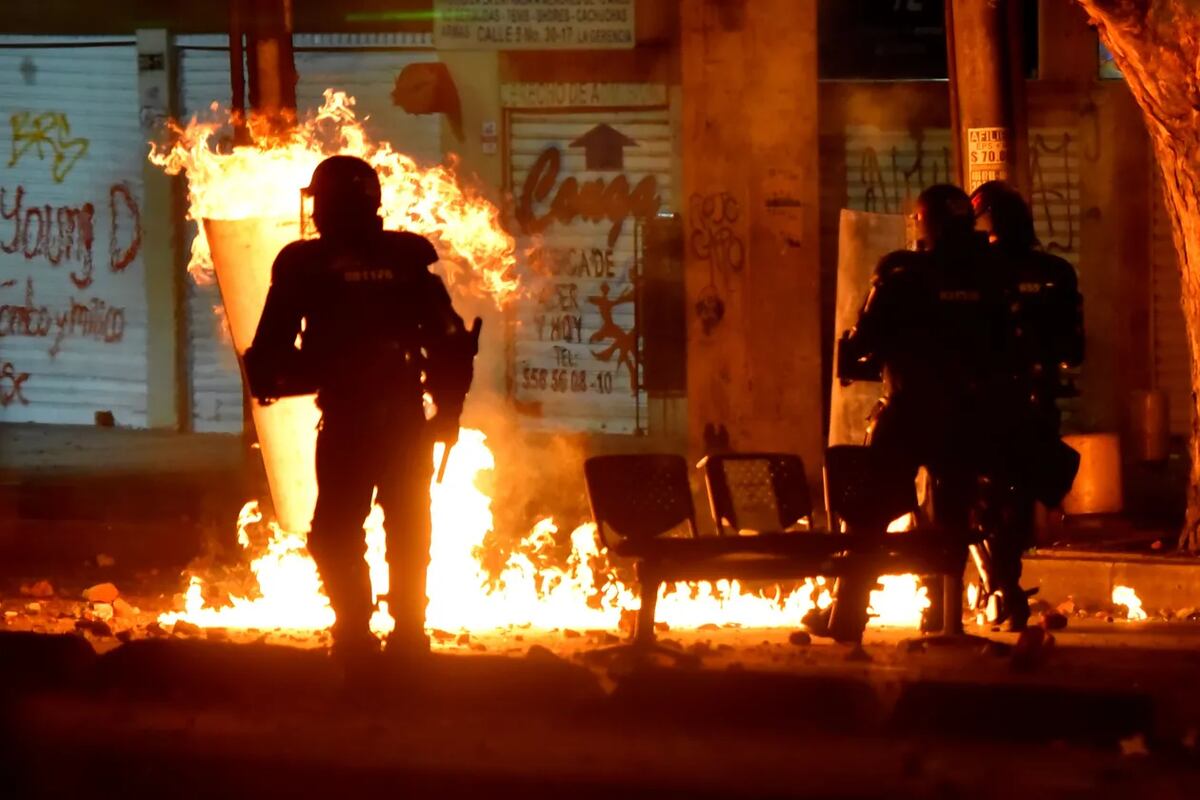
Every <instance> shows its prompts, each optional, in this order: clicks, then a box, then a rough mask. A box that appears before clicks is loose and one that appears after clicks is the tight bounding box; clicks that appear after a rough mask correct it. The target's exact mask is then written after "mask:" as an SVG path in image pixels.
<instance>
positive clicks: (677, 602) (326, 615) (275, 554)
mask: <svg viewBox="0 0 1200 800" xmlns="http://www.w3.org/2000/svg"><path fill="white" fill-rule="evenodd" d="M437 460H440V452H439V453H435V461H437ZM494 465H495V460H494V457H493V455H492V452H491V450H490V449H489V448H488V447H487V444H486V437H485V436H484V435H483V434H482V433H480V432H479V431H475V430H468V429H464V430H463V431H462V434H461V438H460V441H459V444H458V446H457V447H456V448H455V450H454V453H453V455H452V457H451V459H450V464H449V468H448V469H447V472H446V477H445V479H444V481H443V482H442V483H440V484H438V483H432V484H431V485H430V492H431V495H432V509H433V546H432V549H431V553H430V555H431V563H430V566H429V583H428V592H429V610H428V614H427V617H426V619H427V623H428V625H429V626H430V627H433V628H440V629H443V630H449V631H459V630H464V631H471V632H475V633H480V632H486V631H493V630H497V629H505V628H510V627H516V626H521V627H533V628H537V629H544V630H549V629H554V628H574V629H579V630H582V629H610V630H615V629H616V628H617V627H618V625H619V623H620V619H621V612H622V610H631V609H636V608H637V607H638V601H637V596H636V593H635V592H634V591H633V589H632V588H631V587H629V586H627V585H625V584H624V583H622V582H621V581H620V580H619V579H618V578H617V577H616V575H615V574H614V572H613V569H612V566H611V564H610V563H609V561H608V558H607V554H606V553H605V552H604V551H602V550H600V549H599V547H598V545H597V542H596V535H595V527H594V526H593V525H591V524H586V525H582V526H580V527H579V528H577V529H575V530H574V531H573V532H572V533H571V535H570V543H571V550H570V554H569V555H568V556H567V559H566V562H565V564H564V565H562V566H560V567H546V566H539V565H538V562H539V561H540V559H538V558H536V556H538V555H539V554H540V553H542V552H544V551H545V550H547V549H548V548H550V547H553V546H554V544H555V540H554V535H555V534H556V533H557V532H558V528H557V526H556V525H555V524H554V522H553V520H550V519H543V520H541V521H539V522H537V523H536V524H535V525H534V526H533V529H532V530H531V531H530V533H529V534H528V535H527V536H526V537H525V539H524V541H522V543H521V545H520V546H519V547H517V548H516V549H515V551H514V553H513V555H512V556H511V557H510V558H509V559H508V562H507V563H506V564H505V565H504V567H503V569H502V570H501V571H500V573H499V574H498V575H489V574H488V573H487V571H486V570H485V569H484V568H483V566H482V564H481V563H480V560H479V557H478V555H479V553H480V551H481V549H482V547H483V543H484V538H485V537H486V536H487V534H488V533H489V532H490V531H491V530H492V521H493V520H492V510H491V502H492V501H491V498H490V497H489V496H488V495H487V494H486V493H485V492H484V491H483V490H482V489H480V487H479V483H480V478H481V477H482V476H483V474H484V473H486V472H488V471H490V470H491V469H492V468H493V467H494ZM260 521H261V515H260V514H259V512H258V509H257V504H253V503H251V504H249V505H247V507H246V508H245V509H243V512H242V515H241V518H240V519H239V529H240V535H239V541H240V542H241V543H242V545H243V547H246V548H249V547H250V540H249V537H248V535H247V534H246V532H245V530H246V527H247V526H249V525H251V524H255V523H258V522H260ZM383 523H384V520H383V514H382V512H381V511H380V509H379V507H378V506H376V508H375V509H374V511H373V512H372V514H371V516H370V517H369V518H368V519H367V521H366V523H365V525H364V528H365V529H366V536H367V563H368V565H369V567H370V571H371V585H372V589H373V591H374V594H375V595H376V597H377V598H378V597H380V596H382V595H384V594H385V593H386V592H387V588H388V570H387V562H386V561H385V560H384V552H385V550H384V543H383V540H384V537H383ZM251 570H252V571H253V572H254V574H255V576H256V577H257V579H258V585H259V590H260V592H261V596H260V597H257V598H252V599H251V598H245V597H231V598H230V599H229V603H228V604H227V605H222V606H217V607H212V606H208V605H206V602H205V599H204V594H203V589H204V581H203V579H201V578H200V577H198V576H192V577H191V579H190V583H189V586H188V590H187V594H186V595H185V609H184V611H182V612H171V613H167V614H164V615H163V616H162V617H161V620H160V621H161V622H162V623H164V624H171V623H174V622H175V621H176V620H178V619H183V620H187V621H188V622H192V623H194V624H196V625H200V626H201V627H222V628H257V629H269V628H295V629H302V630H319V629H323V628H326V627H328V626H329V625H331V624H332V623H333V611H332V609H331V608H330V607H329V601H328V600H327V599H326V598H325V596H324V595H323V594H322V593H321V591H320V589H319V581H318V579H317V573H316V568H315V566H314V565H313V563H312V560H311V559H310V558H309V557H308V555H307V552H306V551H305V550H304V536H303V535H302V534H294V533H289V532H286V531H282V530H280V529H279V528H278V527H275V526H273V527H272V537H271V540H270V542H269V543H268V545H267V547H266V550H265V551H264V552H263V553H261V554H260V555H258V556H257V557H255V558H254V559H253V561H252V562H251ZM880 583H881V584H882V587H883V588H882V589H880V590H878V591H875V592H873V593H872V594H871V607H872V612H873V613H874V614H875V615H876V616H875V618H874V619H873V621H872V624H873V625H876V626H900V627H911V626H915V625H916V624H917V622H918V621H919V620H920V615H921V610H922V609H923V608H925V607H926V606H928V605H929V601H928V599H927V598H926V596H925V590H924V588H918V586H917V579H916V577H915V576H912V575H902V576H884V577H883V578H881V579H880ZM829 602H830V593H829V589H828V587H827V586H826V583H825V581H824V580H823V579H821V578H818V579H816V580H809V581H806V582H805V583H804V585H802V586H800V587H799V588H797V589H795V590H794V591H792V592H790V593H786V594H785V593H783V592H782V591H779V590H778V589H776V590H775V591H773V592H771V593H767V594H753V593H747V592H744V591H743V589H742V587H741V585H739V583H738V582H737V581H717V582H716V583H709V582H701V583H698V584H695V585H689V584H684V583H679V584H676V585H674V586H667V587H664V588H663V591H662V595H661V597H660V600H659V606H658V613H657V616H658V619H659V620H660V621H663V622H666V623H668V624H669V625H670V626H671V627H672V628H676V629H694V628H697V627H699V626H701V625H704V624H709V623H717V624H735V625H740V626H742V627H747V628H794V627H796V626H797V624H798V623H799V620H800V618H801V617H802V616H804V614H805V612H807V611H808V610H809V609H811V608H813V606H814V605H819V606H820V607H822V608H824V607H825V606H828V605H829ZM372 627H373V628H374V629H375V630H376V632H378V633H385V632H387V631H388V630H390V629H391V619H390V617H388V615H387V607H386V603H381V607H380V610H379V613H377V614H376V615H375V618H374V620H373V621H372Z"/></svg>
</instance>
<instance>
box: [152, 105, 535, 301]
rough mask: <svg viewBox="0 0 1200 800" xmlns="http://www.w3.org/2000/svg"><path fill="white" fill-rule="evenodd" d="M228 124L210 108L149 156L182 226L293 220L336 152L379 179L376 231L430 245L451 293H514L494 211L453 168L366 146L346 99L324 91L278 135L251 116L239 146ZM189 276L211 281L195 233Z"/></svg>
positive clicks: (200, 237)
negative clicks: (181, 197)
mask: <svg viewBox="0 0 1200 800" xmlns="http://www.w3.org/2000/svg"><path fill="white" fill-rule="evenodd" d="M231 122H232V119H231V117H230V114H229V113H228V112H222V111H221V110H220V109H219V108H218V106H217V104H216V103H214V104H213V107H212V114H211V115H210V118H209V119H208V120H205V121H201V120H199V119H198V118H193V119H192V120H191V121H190V122H189V123H188V124H187V125H179V124H173V125H172V126H171V131H170V132H171V134H172V140H171V141H170V143H169V144H167V145H162V146H156V147H155V148H154V149H153V150H152V151H151V153H150V161H151V162H152V163H153V164H155V165H157V166H159V167H162V168H163V170H164V171H166V172H167V174H169V175H178V174H180V173H184V174H186V175H187V180H188V218H189V219H191V220H194V221H196V222H197V223H199V222H200V221H201V220H203V219H218V220H244V219H253V218H265V219H289V220H297V216H298V215H297V211H298V207H299V203H300V191H301V189H302V188H303V187H305V186H307V185H308V181H309V178H310V177H311V176H312V173H313V169H314V168H315V167H316V166H317V164H318V163H319V162H320V161H322V160H323V159H324V158H325V157H327V156H329V155H333V154H337V153H340V154H343V155H352V156H357V157H359V158H362V159H364V160H365V161H367V162H368V163H370V164H371V166H372V167H374V168H375V170H376V172H377V173H378V174H379V177H380V181H381V183H382V189H383V211H382V215H383V219H384V225H385V226H386V227H387V228H391V229H402V230H409V231H412V232H414V233H419V234H421V235H422V236H425V237H427V238H429V239H430V240H431V241H432V242H433V243H434V245H435V246H436V247H437V249H438V253H439V255H440V256H441V258H442V261H441V266H442V269H443V271H444V273H445V277H446V280H447V282H448V283H449V284H450V285H451V287H452V288H455V289H456V290H458V291H464V290H466V291H475V292H480V293H483V294H486V295H488V296H491V297H494V298H495V299H496V301H497V302H498V303H504V302H506V301H507V300H508V299H509V298H510V297H512V296H513V295H514V293H515V292H516V291H517V289H518V282H517V279H516V276H515V269H516V257H515V252H516V246H515V243H514V241H513V239H512V237H511V236H509V235H508V233H507V232H505V230H504V227H503V225H501V224H500V212H499V210H498V209H497V208H496V207H495V206H494V205H493V204H492V203H490V202H488V201H487V200H486V199H485V198H483V197H481V196H478V195H477V194H475V193H474V192H472V191H471V190H469V189H467V188H464V186H463V185H462V184H461V183H460V182H459V180H458V179H457V177H456V176H455V174H454V171H453V165H452V164H451V165H450V166H436V167H430V168H422V167H419V166H418V165H417V164H416V162H414V161H413V160H412V159H411V158H409V157H408V156H405V155H404V154H402V153H400V152H398V151H397V150H395V149H394V148H393V147H392V145H391V144H390V143H388V142H373V141H371V139H370V137H369V136H368V135H367V133H366V131H365V129H364V128H363V125H362V122H361V121H360V120H359V119H358V118H357V117H356V115H355V113H354V98H353V97H349V96H348V95H346V94H345V93H344V92H336V91H334V90H332V89H327V90H326V91H325V102H324V104H323V105H322V106H321V108H320V109H319V110H317V111H316V112H315V113H314V114H310V115H309V116H307V117H306V118H304V119H302V120H300V121H299V122H298V123H297V124H296V126H295V127H294V128H292V129H290V130H288V131H286V132H283V133H280V132H279V131H278V130H276V129H275V128H274V127H273V126H272V125H271V124H269V122H268V121H266V120H260V119H257V118H255V117H254V116H251V117H250V118H249V120H248V121H247V132H248V135H249V140H250V141H249V144H246V145H237V146H230V140H229V137H228V136H227V135H226V134H228V133H230V132H231V131H232V128H231V127H230V126H231ZM188 268H189V271H191V273H192V275H193V277H195V278H196V279H197V280H201V281H206V280H211V278H212V273H213V261H212V254H211V252H210V250H209V243H208V239H207V237H206V235H205V231H204V229H203V226H201V227H200V229H199V231H198V233H197V236H196V239H195V240H194V241H193V243H192V254H191V261H190V263H189V265H188Z"/></svg>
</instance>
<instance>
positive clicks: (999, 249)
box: [971, 181, 1084, 630]
mask: <svg viewBox="0 0 1200 800" xmlns="http://www.w3.org/2000/svg"><path fill="white" fill-rule="evenodd" d="M971 202H972V205H973V206H974V209H975V215H976V217H977V218H978V222H979V227H980V229H981V230H983V231H984V232H986V233H987V235H988V239H989V240H990V242H991V243H992V246H993V249H994V251H995V252H996V253H997V254H998V255H999V256H1000V259H1001V262H1002V264H1003V266H1004V269H1005V272H1006V283H1007V284H1008V286H1009V289H1008V291H1009V311H1010V320H1011V322H1010V330H1011V342H1010V346H1009V352H1010V367H1009V372H1010V380H1009V381H1008V382H1007V385H1006V386H1005V391H1006V392H1007V393H1008V394H1009V395H1010V397H1011V398H1012V401H1013V404H1014V409H1015V413H1014V414H1013V415H1012V416H1011V417H1009V419H1010V421H1011V425H1012V427H1011V428H1010V429H1009V430H1008V431H1007V432H1006V433H1005V434H1004V440H1005V442H1007V444H1008V445H1009V447H1008V448H1007V449H1006V452H1004V453H1003V454H1002V458H1001V461H1000V465H999V467H998V469H996V470H995V471H994V474H993V475H992V476H991V482H992V484H993V488H994V490H995V491H994V492H990V493H989V495H988V498H987V499H988V501H989V502H988V503H987V507H986V508H985V509H984V513H985V514H986V523H985V528H986V529H987V531H988V534H989V536H988V540H987V542H986V543H985V544H986V547H987V550H988V552H989V555H990V559H989V560H990V568H991V575H990V576H988V578H987V580H985V584H990V587H989V588H991V589H992V590H993V592H994V593H995V594H996V595H997V600H998V603H997V605H998V606H999V607H998V609H996V617H997V619H998V620H1001V621H1002V620H1004V619H1005V618H1007V619H1008V621H1009V627H1010V628H1013V629H1018V630H1019V629H1021V628H1024V627H1025V624H1026V621H1027V619H1028V617H1029V603H1028V601H1027V597H1026V593H1025V592H1024V591H1022V589H1021V586H1020V579H1021V554H1022V553H1023V552H1024V551H1025V550H1026V549H1027V548H1029V547H1030V546H1031V545H1032V544H1033V533H1034V509H1035V503H1036V502H1037V501H1041V502H1042V503H1044V504H1045V505H1047V506H1048V507H1051V508H1053V507H1055V506H1057V505H1058V504H1059V503H1060V502H1061V501H1062V498H1063V496H1064V495H1065V494H1066V492H1067V491H1069V490H1070V487H1071V482H1072V481H1073V480H1074V477H1075V472H1076V470H1077V469H1078V455H1077V454H1076V453H1075V452H1074V451H1073V450H1071V449H1070V448H1069V447H1067V446H1066V445H1065V444H1063V443H1062V441H1061V439H1060V437H1059V428H1060V422H1061V414H1060V412H1059V408H1058V405H1057V402H1056V401H1057V400H1058V399H1059V398H1060V397H1069V396H1074V394H1075V390H1074V387H1073V386H1072V385H1071V383H1070V381H1069V380H1068V379H1067V377H1066V373H1065V370H1066V368H1068V367H1078V366H1079V365H1081V364H1082V363H1083V355H1084V336H1083V297H1082V295H1081V294H1080V293H1079V288H1078V279H1077V277H1076V275H1075V268H1074V267H1073V266H1071V264H1070V262H1068V261H1066V260H1065V259H1062V258H1059V257H1058V256H1055V255H1052V254H1050V253H1047V252H1045V251H1043V250H1042V249H1040V247H1039V245H1038V240H1037V236H1036V234H1035V233H1034V227H1033V214H1032V212H1031V211H1030V209H1029V206H1028V204H1026V202H1025V199H1024V198H1023V197H1022V196H1021V194H1020V192H1018V191H1017V190H1016V189H1014V188H1013V187H1011V186H1009V185H1008V184H1006V183H1004V182H1001V181H990V182H988V183H985V184H983V185H981V186H980V187H979V188H978V189H976V190H975V191H974V192H973V193H972V195H971Z"/></svg>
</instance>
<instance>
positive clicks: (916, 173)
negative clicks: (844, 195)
mask: <svg viewBox="0 0 1200 800" xmlns="http://www.w3.org/2000/svg"><path fill="white" fill-rule="evenodd" d="M941 133H943V132H941V131H938V132H935V133H934V134H933V135H928V134H926V132H924V131H917V132H915V133H914V134H912V135H906V136H904V138H903V139H901V140H900V141H896V142H882V141H880V142H876V143H867V144H865V145H863V146H862V147H861V150H859V151H858V152H857V153H853V152H852V150H851V145H850V143H849V142H848V143H847V147H846V151H847V159H848V160H850V159H851V157H852V156H857V158H855V159H854V161H856V162H857V170H854V169H853V168H852V171H851V181H850V186H849V187H847V188H848V189H849V190H850V195H851V197H852V198H854V197H861V210H863V211H872V212H875V213H879V214H900V213H903V212H904V211H905V209H906V208H907V207H908V205H909V204H910V203H912V201H914V200H916V198H917V195H919V194H920V193H921V190H922V189H924V188H925V187H926V186H930V185H932V184H935V183H944V182H945V181H947V180H950V179H951V173H950V165H951V155H950V133H949V131H945V132H944V136H942V135H938V134H941ZM856 173H857V174H856ZM851 207H854V206H851Z"/></svg>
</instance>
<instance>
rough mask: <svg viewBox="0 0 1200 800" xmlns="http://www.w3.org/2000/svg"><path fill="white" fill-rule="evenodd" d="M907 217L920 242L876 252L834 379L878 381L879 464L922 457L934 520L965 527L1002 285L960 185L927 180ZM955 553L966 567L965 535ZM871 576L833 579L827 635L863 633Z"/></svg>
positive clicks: (988, 418) (906, 473)
mask: <svg viewBox="0 0 1200 800" xmlns="http://www.w3.org/2000/svg"><path fill="white" fill-rule="evenodd" d="M914 221H915V222H916V225H917V230H918V232H919V240H918V242H917V250H915V251H910V250H898V251H895V252H892V253H889V254H888V255H886V256H884V257H883V259H882V260H881V261H880V262H879V264H878V266H877V267H876V269H875V274H874V277H873V279H872V284H871V289H870V291H869V293H868V295H867V298H866V300H865V302H864V303H863V306H862V309H861V310H860V312H859V316H858V320H857V323H856V325H855V326H854V328H852V329H851V330H850V331H848V332H847V333H845V334H844V335H843V337H842V338H841V340H840V341H839V344H838V354H837V365H838V378H839V379H840V380H841V381H842V382H843V383H850V382H852V381H855V380H867V381H882V382H883V384H884V396H883V399H882V400H880V402H879V404H878V405H877V407H876V409H875V410H874V412H873V413H872V418H871V421H870V424H869V427H868V434H867V444H868V445H869V447H870V448H871V451H872V452H873V453H874V454H875V455H876V457H877V459H878V460H879V462H880V463H881V464H883V465H886V466H885V468H884V469H883V470H882V471H881V474H886V475H888V476H891V477H892V479H894V480H896V481H898V482H907V485H908V486H910V487H911V486H913V484H914V481H915V479H916V477H917V473H918V471H919V470H920V469H921V468H922V467H924V468H925V469H926V471H927V472H928V473H929V475H930V476H931V478H932V483H933V486H934V487H936V492H935V493H934V494H933V497H934V510H935V512H936V518H937V520H936V521H937V522H938V523H939V524H940V525H943V526H945V527H946V528H947V529H951V530H962V531H963V532H964V534H965V533H966V531H967V529H968V528H969V514H970V511H971V502H972V499H973V497H974V496H975V483H976V481H977V478H978V476H979V475H981V474H983V473H984V471H985V469H986V467H987V464H988V461H989V458H990V449H991V445H990V442H989V441H988V438H989V437H988V433H987V432H988V431H989V430H990V426H991V425H992V423H993V418H992V417H993V415H994V412H995V409H994V408H992V406H991V402H992V399H991V398H992V391H993V388H994V386H995V385H996V383H997V382H998V381H999V380H1000V377H1001V375H1002V374H1004V372H1003V371H1004V367H1005V365H1006V364H1007V355H1006V353H1007V341H1008V336H1007V330H1008V327H1007V313H1006V307H1005V303H1006V297H1007V293H1006V291H1005V286H1004V283H1003V273H1002V271H1001V270H1000V269H999V267H998V263H997V259H996V258H995V256H994V254H992V253H991V251H990V250H989V248H988V246H987V241H986V239H985V238H984V237H983V236H982V235H981V234H979V233H977V232H976V231H975V216H974V212H973V209H972V207H971V201H970V199H969V198H968V197H967V195H966V194H965V193H964V192H963V191H962V190H961V189H959V188H958V187H956V186H951V185H948V184H940V185H936V186H931V187H929V188H928V189H926V190H925V191H923V192H922V193H921V195H920V196H919V197H918V198H917V202H916V206H915V212H914ZM915 495H916V493H915V492H913V498H914V505H915V500H916V497H915ZM961 558H962V567H963V568H965V566H966V558H967V540H966V536H965V535H964V540H963V545H962V551H961ZM873 584H874V579H873V577H871V578H867V577H865V576H860V577H857V578H851V579H847V580H839V581H838V589H837V600H836V601H835V606H838V607H839V608H838V610H835V611H834V613H833V614H832V620H831V623H832V624H833V626H834V629H833V630H832V631H829V633H831V635H833V636H834V638H837V639H841V640H845V641H856V640H857V639H858V638H861V633H862V626H865V624H866V614H865V608H866V603H867V600H868V597H869V593H870V588H871V586H872V585H873ZM926 585H927V586H928V587H929V588H930V589H931V591H930V601H931V604H932V606H931V608H930V609H929V611H928V613H927V614H926V617H925V619H924V620H923V622H922V627H923V628H924V629H925V630H934V629H940V628H941V627H942V613H941V611H942V609H941V599H942V598H941V594H942V592H941V591H940V590H939V582H938V581H937V580H927V581H926ZM859 607H861V609H862V613H855V612H857V611H858V610H859ZM839 619H840V620H842V621H844V622H845V625H844V626H840V625H839ZM819 623H820V621H819V620H818V621H814V625H815V626H816V627H817V628H819V627H820V624H819ZM817 632H820V633H824V632H826V631H821V630H818V631H817Z"/></svg>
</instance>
